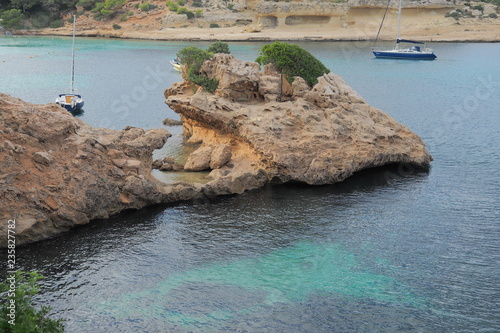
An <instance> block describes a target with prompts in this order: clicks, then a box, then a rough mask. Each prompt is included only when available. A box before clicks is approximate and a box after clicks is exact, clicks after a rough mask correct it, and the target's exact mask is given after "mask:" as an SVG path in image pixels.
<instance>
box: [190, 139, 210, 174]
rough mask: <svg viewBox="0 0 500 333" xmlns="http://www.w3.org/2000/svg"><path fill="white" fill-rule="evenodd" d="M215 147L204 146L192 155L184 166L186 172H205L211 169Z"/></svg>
mask: <svg viewBox="0 0 500 333" xmlns="http://www.w3.org/2000/svg"><path fill="white" fill-rule="evenodd" d="M213 150H214V147H213V146H208V145H203V146H201V147H200V148H198V149H196V150H195V151H194V152H193V153H191V154H190V155H189V157H188V159H187V161H186V164H185V165H184V170H185V171H203V170H208V169H209V168H210V160H211V158H212V151H213Z"/></svg>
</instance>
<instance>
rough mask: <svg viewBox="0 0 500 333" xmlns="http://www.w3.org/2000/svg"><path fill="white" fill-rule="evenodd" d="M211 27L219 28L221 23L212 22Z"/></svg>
mask: <svg viewBox="0 0 500 333" xmlns="http://www.w3.org/2000/svg"><path fill="white" fill-rule="evenodd" d="M209 27H210V28H219V25H218V24H217V23H210V26H209Z"/></svg>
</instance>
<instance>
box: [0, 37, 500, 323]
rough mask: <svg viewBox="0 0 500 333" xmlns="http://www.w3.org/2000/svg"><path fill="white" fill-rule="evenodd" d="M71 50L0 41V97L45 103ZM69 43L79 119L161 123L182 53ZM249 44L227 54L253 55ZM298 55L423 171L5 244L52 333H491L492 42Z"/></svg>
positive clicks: (159, 211) (130, 216)
mask: <svg viewBox="0 0 500 333" xmlns="http://www.w3.org/2000/svg"><path fill="white" fill-rule="evenodd" d="M70 43H71V40H70V39H67V38H38V37H29V38H13V39H8V38H4V37H2V38H0V74H1V78H2V79H1V80H0V91H2V92H7V93H11V94H13V95H15V96H18V97H21V98H23V99H26V100H28V101H31V102H35V103H46V102H51V101H52V100H53V99H54V98H55V96H56V95H57V94H58V93H60V92H61V90H64V89H65V88H66V81H67V78H68V77H69V69H68V67H69V62H68V61H69V57H70V52H68V48H69V47H70V46H69V45H70ZM194 44H195V45H199V46H206V45H207V44H206V43H194ZM77 45H78V47H79V50H78V51H77V56H78V57H77V78H76V86H77V88H79V89H80V92H81V93H82V94H83V95H84V97H85V99H86V106H85V112H84V113H83V114H82V115H81V116H80V117H81V118H82V119H83V120H85V121H86V122H88V123H90V124H91V125H93V126H106V127H111V128H115V129H121V128H123V127H125V126H127V125H132V126H140V127H145V128H154V127H163V126H162V125H161V121H162V120H163V119H164V118H167V117H169V118H176V119H178V117H177V115H176V114H175V113H173V112H172V111H171V110H170V109H168V107H167V106H166V105H165V104H163V95H162V94H163V89H164V88H166V87H168V86H169V85H170V84H171V83H172V82H175V81H177V80H180V76H179V75H178V74H176V73H175V72H173V71H171V70H170V67H169V65H168V60H169V59H171V58H172V57H173V56H174V55H175V53H176V52H177V51H178V50H179V49H180V48H182V47H184V46H186V45H190V44H187V43H170V42H148V41H122V40H106V39H78V40H77ZM262 45H263V44H262V43H230V48H231V50H232V52H233V53H234V54H236V55H237V56H238V57H239V58H243V59H247V60H253V59H255V57H256V56H257V55H258V50H259V48H260V47H261V46H262ZM300 45H302V46H303V47H305V48H306V49H308V50H309V51H310V52H311V53H313V54H314V55H316V56H317V57H318V58H319V59H320V60H321V61H323V62H324V63H325V65H326V66H327V67H328V68H330V69H331V70H332V71H334V72H336V73H339V74H340V75H342V76H343V77H344V79H345V80H346V81H347V82H348V83H349V84H350V85H351V86H353V87H354V88H355V89H356V90H357V91H358V92H359V93H360V94H361V95H362V96H363V97H364V98H365V99H366V100H367V101H368V102H369V103H370V104H372V105H374V106H376V107H379V108H381V109H383V110H384V111H386V112H388V113H389V114H390V115H392V116H393V117H394V118H396V119H397V120H398V121H401V122H402V123H403V124H405V125H407V126H408V127H409V128H410V129H412V130H413V131H415V132H416V133H417V134H419V135H420V136H421V137H422V138H423V140H424V141H425V142H426V144H427V146H428V148H429V151H430V152H431V154H432V155H433V157H434V161H433V162H432V167H431V169H430V170H429V171H428V172H417V170H413V169H408V168H402V167H398V166H394V167H392V168H388V169H377V170H370V171H366V172H362V173H360V174H357V175H356V176H355V177H353V178H352V179H349V180H347V181H345V182H343V183H341V184H336V185H331V186H319V187H307V186H292V185H282V186H267V187H265V188H263V189H260V190H255V191H250V192H246V193H244V194H242V195H238V196H229V197H221V198H215V199H211V200H198V201H194V202H183V203H179V204H175V205H160V206H155V207H149V208H146V209H143V210H140V211H130V212H125V213H122V214H120V215H118V216H115V217H113V218H111V219H108V220H105V221H96V222H94V223H91V224H89V225H86V226H83V227H79V228H77V229H75V230H74V231H72V232H70V233H68V234H66V235H64V236H62V237H59V238H57V239H53V240H48V241H45V242H41V243H37V244H32V245H29V246H25V247H21V248H18V249H17V250H18V251H17V259H18V262H19V268H22V269H24V270H31V269H38V270H40V271H41V272H42V273H43V274H44V275H45V276H46V279H45V280H44V282H43V287H44V291H43V293H42V294H41V295H40V296H39V297H38V298H37V300H38V301H39V302H40V303H44V304H47V305H50V306H51V307H52V308H53V309H54V316H59V317H62V318H65V319H66V327H67V331H68V332H110V331H111V332H224V331H227V332H235V331H240V332H497V331H499V330H500V313H499V311H498V308H499V301H498V299H499V296H500V287H499V286H500V278H499V276H500V241H499V239H500V224H499V223H500V222H499V221H500V210H499V208H498V207H499V205H498V204H499V199H498V198H499V197H500V195H499V194H500V186H499V185H500V177H499V171H498V165H499V163H500V152H499V150H498V142H499V141H500V131H499V128H500V126H499V125H500V121H499V119H500V116H499V114H498V110H500V93H499V92H500V85H499V81H500V79H499V77H500V75H499V74H500V66H497V64H498V54H500V44H434V45H433V47H434V49H435V52H436V54H437V56H438V59H437V60H435V61H394V60H380V59H373V57H372V55H371V54H370V52H369V46H370V45H369V44H368V43H364V42H359V43H300ZM30 57H31V58H30ZM66 62H68V64H67V66H66ZM67 69H68V70H67ZM65 80H66V81H65ZM155 83H156V84H155ZM122 96H125V97H122ZM127 96H128V97H127ZM127 98H129V99H128V100H127ZM117 99H118V102H119V103H118V102H117ZM127 101H128V104H127ZM113 103H114V104H113ZM168 130H170V131H172V133H173V134H174V136H173V137H172V138H171V140H170V142H169V143H167V146H166V147H165V148H164V149H163V150H162V152H165V153H167V154H170V155H179V154H182V147H181V129H180V128H179V127H169V128H168ZM1 265H3V266H0V267H2V269H4V268H5V260H3V261H2V263H1Z"/></svg>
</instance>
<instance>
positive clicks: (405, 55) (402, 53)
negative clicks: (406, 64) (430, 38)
mask: <svg viewBox="0 0 500 333" xmlns="http://www.w3.org/2000/svg"><path fill="white" fill-rule="evenodd" d="M390 1H391V0H388V3H387V8H386V11H385V13H384V17H383V19H382V23H381V24H380V28H379V30H378V33H377V38H376V39H375V45H376V44H377V40H378V36H379V34H380V29H381V28H382V24H384V19H385V15H386V14H387V10H388V9H389V3H390ZM401 9H402V0H399V8H398V32H397V37H396V46H395V47H394V49H392V50H382V49H380V48H377V47H373V48H372V52H373V55H375V57H376V58H386V59H409V60H434V59H436V58H437V57H436V55H435V54H434V51H433V50H432V49H430V48H428V47H425V43H424V42H418V41H414V40H409V39H401V38H400V30H401V29H400V27H401ZM401 43H408V44H413V45H412V46H411V47H408V48H400V44H401ZM421 45H422V46H421Z"/></svg>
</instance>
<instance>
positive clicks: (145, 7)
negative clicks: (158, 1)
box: [139, 1, 157, 12]
mask: <svg viewBox="0 0 500 333" xmlns="http://www.w3.org/2000/svg"><path fill="white" fill-rule="evenodd" d="M156 7H157V6H156V5H155V4H153V3H149V2H148V1H146V2H145V3H143V4H142V5H140V6H139V8H140V9H141V10H142V11H143V12H149V11H150V10H153V9H155V8H156Z"/></svg>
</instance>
